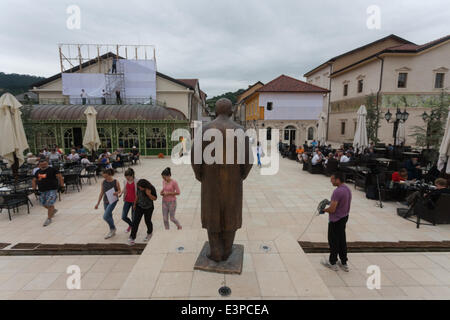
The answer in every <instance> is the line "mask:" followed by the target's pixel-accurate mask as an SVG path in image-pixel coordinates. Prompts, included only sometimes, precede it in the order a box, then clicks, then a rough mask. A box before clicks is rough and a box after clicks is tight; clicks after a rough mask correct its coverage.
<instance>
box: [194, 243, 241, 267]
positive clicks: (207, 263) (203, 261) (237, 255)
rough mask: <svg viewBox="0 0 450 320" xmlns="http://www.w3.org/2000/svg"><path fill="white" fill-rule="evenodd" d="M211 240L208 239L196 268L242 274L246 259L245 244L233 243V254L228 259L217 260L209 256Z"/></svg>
mask: <svg viewBox="0 0 450 320" xmlns="http://www.w3.org/2000/svg"><path fill="white" fill-rule="evenodd" d="M209 250H210V249H209V242H208V241H206V242H205V244H204V245H203V248H202V251H200V254H199V256H198V258H197V261H196V262H195V265H194V270H201V271H208V272H217V273H225V274H241V273H242V263H243V260H244V246H243V245H242V244H233V250H232V252H231V255H230V256H229V257H228V259H227V260H226V261H221V262H215V261H213V260H211V259H209V258H208V257H207V254H209Z"/></svg>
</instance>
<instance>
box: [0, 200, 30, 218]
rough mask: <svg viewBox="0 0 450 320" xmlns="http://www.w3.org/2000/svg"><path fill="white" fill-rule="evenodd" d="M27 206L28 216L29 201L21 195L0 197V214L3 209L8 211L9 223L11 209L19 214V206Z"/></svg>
mask: <svg viewBox="0 0 450 320" xmlns="http://www.w3.org/2000/svg"><path fill="white" fill-rule="evenodd" d="M25 205H26V206H27V211H28V214H30V199H28V196H27V195H26V194H23V193H16V194H14V193H13V194H8V195H0V212H1V211H3V209H7V210H8V216H9V220H10V221H11V209H12V210H13V212H19V207H20V206H25Z"/></svg>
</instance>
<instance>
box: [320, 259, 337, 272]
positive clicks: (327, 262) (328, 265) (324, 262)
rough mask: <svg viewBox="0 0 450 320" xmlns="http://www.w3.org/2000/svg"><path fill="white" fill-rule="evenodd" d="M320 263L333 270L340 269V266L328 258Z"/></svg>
mask: <svg viewBox="0 0 450 320" xmlns="http://www.w3.org/2000/svg"><path fill="white" fill-rule="evenodd" d="M320 263H321V264H322V265H323V266H324V267H327V268H328V269H331V270H333V271H338V266H337V265H335V264H331V263H330V261H328V260H327V259H325V258H324V259H323V260H322V261H320Z"/></svg>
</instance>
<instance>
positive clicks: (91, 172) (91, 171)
mask: <svg viewBox="0 0 450 320" xmlns="http://www.w3.org/2000/svg"><path fill="white" fill-rule="evenodd" d="M96 172H97V166H96V165H95V164H90V165H87V166H86V167H85V168H84V173H83V174H80V178H85V179H87V180H88V181H89V184H91V178H94V179H95V182H97V176H96Z"/></svg>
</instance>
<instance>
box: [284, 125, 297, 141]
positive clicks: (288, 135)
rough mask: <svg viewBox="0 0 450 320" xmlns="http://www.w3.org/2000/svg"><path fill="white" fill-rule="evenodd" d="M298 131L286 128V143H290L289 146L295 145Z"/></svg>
mask: <svg viewBox="0 0 450 320" xmlns="http://www.w3.org/2000/svg"><path fill="white" fill-rule="evenodd" d="M296 132H297V130H296V129H295V127H294V126H287V127H286V128H284V143H288V144H289V145H291V144H295V134H296Z"/></svg>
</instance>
